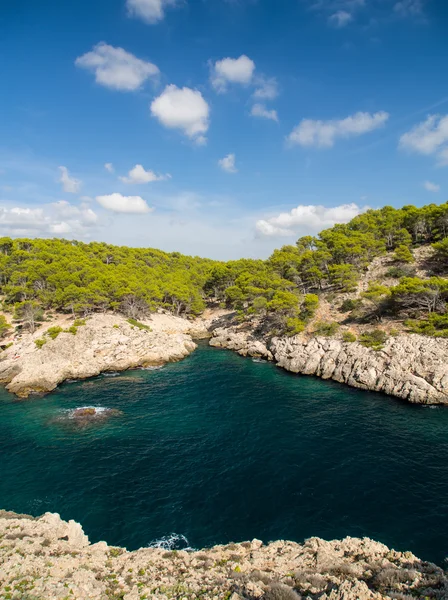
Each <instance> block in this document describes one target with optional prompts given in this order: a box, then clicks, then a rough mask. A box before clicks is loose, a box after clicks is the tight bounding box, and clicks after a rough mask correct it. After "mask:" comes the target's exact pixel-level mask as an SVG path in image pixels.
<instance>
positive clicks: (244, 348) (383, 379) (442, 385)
mask: <svg viewBox="0 0 448 600" xmlns="http://www.w3.org/2000/svg"><path fill="white" fill-rule="evenodd" d="M210 344H211V345H212V346H215V347H217V348H227V349H229V350H234V351H236V352H238V353H239V354H241V355H242V356H253V357H263V358H266V359H268V360H274V361H275V362H276V363H277V365H278V366H279V367H282V368H283V369H286V370H287V371H290V372H292V373H299V374H302V375H316V376H317V377H321V378H322V379H333V380H335V381H338V382H340V383H345V384H347V385H349V386H352V387H356V388H360V389H364V390H370V391H376V392H383V393H385V394H388V395H390V396H395V397H397V398H401V399H403V400H407V401H408V402H412V403H416V404H448V340H446V339H440V338H439V339H436V338H429V337H424V336H420V335H415V334H412V335H405V334H402V335H399V336H397V337H393V338H389V340H388V341H387V342H386V343H385V345H384V348H383V349H382V350H380V351H375V350H373V349H371V348H366V347H364V346H362V345H361V344H359V343H357V342H352V343H348V342H347V343H345V342H343V341H341V340H339V339H334V338H326V337H308V338H307V337H306V336H305V335H296V336H294V337H289V338H287V337H281V338H276V337H274V338H273V339H272V340H269V339H267V338H264V337H263V336H257V335H255V333H254V329H253V328H248V327H247V326H246V325H242V326H233V327H227V328H218V329H216V330H215V331H214V332H213V338H212V339H211V340H210Z"/></svg>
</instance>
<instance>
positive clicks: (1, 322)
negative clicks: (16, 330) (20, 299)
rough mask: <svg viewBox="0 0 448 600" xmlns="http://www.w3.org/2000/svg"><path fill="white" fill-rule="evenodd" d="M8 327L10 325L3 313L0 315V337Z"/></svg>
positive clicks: (9, 327)
mask: <svg viewBox="0 0 448 600" xmlns="http://www.w3.org/2000/svg"><path fill="white" fill-rule="evenodd" d="M10 329H11V325H10V324H9V323H8V322H7V320H6V318H5V317H4V316H3V315H0V338H2V337H3V336H4V335H5V334H6V333H7V332H8V331H9V330H10Z"/></svg>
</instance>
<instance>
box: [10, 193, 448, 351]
mask: <svg viewBox="0 0 448 600" xmlns="http://www.w3.org/2000/svg"><path fill="white" fill-rule="evenodd" d="M378 261H380V263H381V264H382V265H383V266H384V265H387V269H383V271H382V272H381V276H380V277H379V278H378V279H375V278H372V277H371V278H370V279H369V283H368V286H367V287H366V286H365V285H364V286H363V285H361V283H360V282H362V281H363V278H364V279H365V274H366V273H368V272H369V270H370V271H371V270H372V265H375V264H377V263H378ZM447 271H448V203H445V204H442V205H435V204H431V205H428V206H424V207H422V208H416V207H415V206H405V207H403V208H401V209H395V208H392V207H390V206H386V207H384V208H382V209H380V210H369V211H367V212H366V213H364V214H362V215H359V216H357V217H356V218H354V219H353V220H352V221H350V222H349V223H347V224H343V225H335V226H334V227H332V228H330V229H327V230H325V231H322V232H321V233H320V234H319V235H318V236H316V237H312V236H305V237H302V238H300V239H299V240H298V241H297V243H296V245H294V246H293V245H288V246H283V247H282V248H280V249H278V250H275V251H274V252H273V254H272V256H271V257H270V258H269V259H268V260H266V261H263V260H250V259H241V260H237V261H230V262H218V261H212V260H208V259H203V258H198V257H188V256H184V255H181V254H179V253H177V252H173V253H166V252H162V251H159V250H154V249H140V248H127V247H120V246H113V245H109V244H105V243H98V242H92V243H89V244H86V243H82V242H76V241H67V240H60V239H10V238H1V239H0V292H1V294H2V300H3V311H4V313H5V316H3V317H2V319H0V321H1V322H0V334H4V333H6V332H7V331H8V328H9V322H10V321H13V320H15V321H16V322H17V323H19V325H22V326H25V327H26V328H28V329H29V330H31V331H34V329H35V328H36V327H37V326H38V324H39V322H40V321H41V320H42V319H43V318H44V314H45V313H46V312H48V311H54V312H62V313H72V314H73V315H74V316H79V317H85V316H88V315H89V314H92V313H95V312H105V311H116V312H120V313H122V314H124V315H125V316H127V317H129V318H133V319H138V318H144V317H145V316H147V315H148V314H149V313H150V312H153V311H155V310H156V309H158V308H164V309H166V310H168V311H170V312H172V313H174V314H177V315H184V316H189V315H191V316H197V315H199V314H201V313H202V311H203V310H204V308H205V307H206V306H207V305H209V304H215V305H220V306H221V307H228V308H231V309H234V310H235V311H237V315H238V319H239V320H240V321H245V320H248V321H251V320H253V319H257V320H259V321H260V320H262V321H263V322H264V323H265V325H266V327H268V328H270V330H271V331H272V333H273V334H286V335H294V334H297V333H300V332H301V331H303V330H304V329H307V328H308V329H309V328H310V323H313V327H314V328H315V329H314V330H313V331H315V332H316V333H319V334H324V335H333V334H335V333H336V331H337V329H338V324H337V322H336V321H338V319H334V320H331V319H330V320H327V321H326V320H322V319H321V320H318V321H317V322H316V315H319V314H320V313H322V310H320V309H319V307H321V308H322V304H324V305H325V303H327V305H331V306H332V307H334V306H335V305H339V308H340V309H341V311H342V313H343V314H344V319H345V320H346V321H347V319H348V321H347V322H350V320H351V322H353V323H373V324H374V325H378V324H379V323H381V322H382V321H384V320H386V321H387V320H396V321H400V322H403V323H406V325H405V326H406V327H407V330H408V331H415V332H419V333H423V334H425V335H432V336H441V337H448V315H447V311H446V302H447V299H448V279H447V278H446V277H447ZM324 312H325V311H324ZM329 315H330V316H332V313H331V311H329ZM333 316H334V312H333ZM380 329H381V328H380ZM378 342H379V343H381V340H378Z"/></svg>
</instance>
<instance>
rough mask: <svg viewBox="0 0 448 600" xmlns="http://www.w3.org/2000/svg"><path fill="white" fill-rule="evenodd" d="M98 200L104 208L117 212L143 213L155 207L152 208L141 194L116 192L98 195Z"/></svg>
mask: <svg viewBox="0 0 448 600" xmlns="http://www.w3.org/2000/svg"><path fill="white" fill-rule="evenodd" d="M96 201H97V202H98V203H99V204H101V206H102V207H103V208H105V209H107V210H111V211H112V212H116V213H134V214H143V213H149V212H152V211H153V210H154V209H153V208H150V207H149V206H148V205H147V203H146V201H145V200H143V198H141V197H140V196H122V195H121V194H118V193H114V194H108V195H105V196H97V197H96Z"/></svg>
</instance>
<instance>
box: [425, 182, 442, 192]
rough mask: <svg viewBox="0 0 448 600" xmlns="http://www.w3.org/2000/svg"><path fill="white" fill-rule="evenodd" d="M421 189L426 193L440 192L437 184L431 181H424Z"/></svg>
mask: <svg viewBox="0 0 448 600" xmlns="http://www.w3.org/2000/svg"><path fill="white" fill-rule="evenodd" d="M423 187H424V188H425V190H427V191H428V192H440V185H438V184H437V183H433V182H432V181H425V183H424V184H423Z"/></svg>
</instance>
